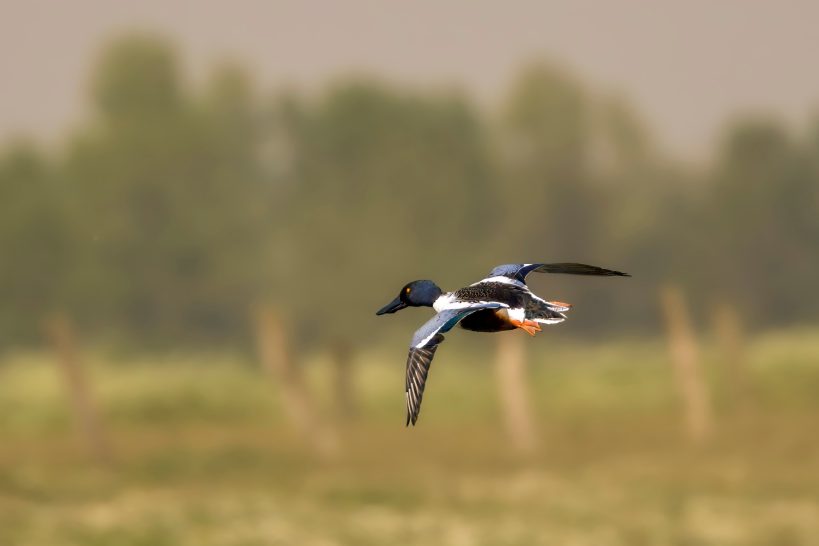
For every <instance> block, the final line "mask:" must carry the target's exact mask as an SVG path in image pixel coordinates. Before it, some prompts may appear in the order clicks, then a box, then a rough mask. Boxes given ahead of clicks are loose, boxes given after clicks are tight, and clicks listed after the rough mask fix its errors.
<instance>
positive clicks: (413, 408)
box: [405, 303, 503, 426]
mask: <svg viewBox="0 0 819 546" xmlns="http://www.w3.org/2000/svg"><path fill="white" fill-rule="evenodd" d="M499 307H503V304H500V303H476V304H474V305H472V306H470V307H467V308H463V309H445V310H443V311H441V312H440V313H438V314H437V315H435V316H434V317H432V318H431V319H430V320H429V321H427V323H426V324H424V325H423V326H421V328H419V329H418V331H417V332H415V335H414V336H413V337H412V343H411V344H410V349H409V355H408V356H407V381H406V387H405V395H406V399H407V426H409V424H410V423H412V424H413V425H415V422H416V421H417V420H418V414H419V413H420V411H421V399H422V398H423V396H424V386H425V385H426V382H427V375H428V374H429V366H430V364H431V363H432V357H434V356H435V351H436V350H437V349H438V345H440V344H441V342H442V341H443V340H444V336H443V334H444V333H446V332H448V331H450V330H452V328H454V327H455V325H456V324H458V322H459V321H460V320H461V319H463V318H464V317H465V316H467V315H469V314H471V313H474V312H475V311H478V310H480V309H497V308H499Z"/></svg>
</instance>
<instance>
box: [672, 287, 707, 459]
mask: <svg viewBox="0 0 819 546" xmlns="http://www.w3.org/2000/svg"><path fill="white" fill-rule="evenodd" d="M660 303H661V305H662V308H663V313H664V315H665V321H666V326H667V329H668V341H669V349H670V352H671V362H672V365H673V367H674V377H675V382H676V384H677V389H678V390H679V393H680V397H681V398H682V403H683V408H684V414H685V426H686V432H687V435H688V438H689V440H691V441H692V442H693V443H696V444H699V443H702V442H703V441H705V440H706V439H707V438H708V436H709V435H710V433H711V404H710V400H709V398H708V390H707V387H706V385H705V380H704V378H703V375H702V369H701V367H700V360H699V351H698V349H697V340H696V338H695V337H694V332H693V330H692V328H691V319H690V318H689V316H688V310H687V308H686V305H685V300H684V298H683V294H682V290H681V289H680V288H679V286H676V285H666V286H664V287H663V288H662V289H661V292H660Z"/></svg>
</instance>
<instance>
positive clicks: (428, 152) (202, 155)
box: [0, 35, 819, 351]
mask: <svg viewBox="0 0 819 546" xmlns="http://www.w3.org/2000/svg"><path fill="white" fill-rule="evenodd" d="M184 73H185V71H184V68H183V66H182V63H181V60H180V59H179V58H178V57H177V55H176V54H175V51H174V48H173V46H172V45H171V44H170V43H168V42H167V41H164V40H162V39H160V38H157V37H156V36H153V35H130V36H125V37H122V38H120V39H118V40H116V41H114V42H113V43H111V44H110V45H109V46H108V47H107V48H105V49H104V51H103V52H102V54H101V56H100V60H99V62H98V64H97V66H96V69H95V70H94V72H93V74H92V75H91V78H90V86H89V88H90V89H91V91H92V93H91V95H90V104H89V110H88V111H89V113H88V116H87V118H86V119H85V120H84V121H83V122H82V123H79V124H78V126H77V127H76V129H75V130H74V131H73V132H72V133H71V134H70V135H69V136H68V137H67V138H66V140H65V141H64V142H63V143H61V144H59V145H57V146H55V147H53V148H52V149H51V151H50V152H49V153H46V152H44V151H43V150H41V149H40V148H39V147H38V146H37V145H36V144H33V143H9V144H7V145H6V146H5V147H4V149H3V150H0V256H2V257H3V267H2V268H0V301H3V305H2V306H0V351H3V350H8V349H10V348H15V347H21V346H36V345H37V343H38V340H39V339H40V338H41V333H40V324H41V321H42V319H43V317H44V316H45V315H47V314H48V313H50V312H52V311H54V310H62V311H65V312H66V313H67V314H68V315H69V316H70V317H71V319H72V320H73V321H75V322H76V323H77V325H78V329H79V330H80V331H81V332H82V335H83V336H84V337H85V338H87V339H91V340H94V341H102V342H104V343H115V344H120V346H124V347H130V348H134V349H145V348H156V347H163V348H168V347H170V348H180V347H188V348H193V349H194V350H195V349H196V348H198V347H202V346H208V347H212V348H217V349H231V350H233V349H236V348H245V349H246V348H247V346H248V343H247V341H248V337H249V336H248V332H249V331H250V328H249V327H248V324H247V317H248V315H249V310H250V308H251V307H252V306H254V305H256V304H258V303H260V302H267V303H270V304H272V305H273V306H274V307H276V308H277V309H279V310H280V311H282V312H286V313H287V314H288V316H289V318H290V319H291V326H292V327H293V328H294V330H295V333H296V339H297V341H298V343H299V345H300V346H301V347H308V348H315V347H317V346H320V345H321V344H322V343H325V342H338V341H341V342H345V343H348V344H359V345H360V344H362V343H361V342H362V341H364V339H363V338H362V335H361V334H360V331H359V325H361V324H365V323H366V322H367V321H369V320H372V317H371V313H372V310H373V309H375V308H377V307H379V306H380V305H381V304H383V301H382V300H383V299H384V298H385V297H387V296H388V295H390V294H392V293H393V292H394V291H395V290H396V289H397V288H398V286H400V285H401V284H402V283H403V282H405V281H408V280H411V279H415V278H434V279H435V280H437V281H439V282H440V283H441V284H442V286H445V287H456V286H460V283H463V282H465V281H467V280H471V279H476V278H477V277H478V276H479V275H481V274H482V273H484V272H486V271H488V270H489V268H491V267H492V266H494V265H497V264H498V263H502V262H510V261H531V260H546V261H550V260H555V261H568V260H575V261H586V262H590V263H599V264H601V265H606V266H611V267H615V268H617V269H621V270H624V271H629V272H631V273H633V274H635V277H634V279H632V280H630V281H629V282H628V283H618V284H616V285H613V284H611V283H607V284H605V285H604V284H599V283H594V282H591V281H590V282H583V283H569V282H567V283H565V284H559V283H561V282H562V281H561V280H557V279H549V282H550V283H553V284H551V285H550V286H551V287H553V289H555V290H556V291H559V293H560V298H561V299H563V300H565V301H571V302H573V303H576V304H580V305H581V306H582V307H585V308H592V304H593V305H594V306H595V308H597V309H605V310H606V312H605V313H595V314H587V315H586V317H585V318H584V319H583V321H582V322H578V323H577V326H578V328H577V329H576V330H574V332H575V333H578V334H586V335H588V334H590V333H592V332H600V331H606V332H612V331H620V332H628V333H638V332H640V333H645V332H651V331H656V325H657V323H658V320H657V306H656V285H657V284H658V283H661V282H664V281H666V280H669V279H671V280H677V281H679V282H681V283H683V284H684V285H685V286H686V288H688V289H689V290H688V294H689V296H690V297H691V298H692V300H693V303H694V304H695V305H696V306H702V307H703V308H704V309H705V310H706V312H708V311H709V308H710V306H711V304H712V303H713V302H719V301H722V300H729V303H731V304H733V305H734V306H736V307H737V308H738V309H739V310H740V311H741V312H742V313H743V315H744V318H745V321H746V322H747V323H749V324H752V325H753V326H755V327H756V326H760V327H763V326H764V327H771V326H778V325H783V324H791V323H798V322H803V321H809V320H810V319H811V318H812V317H813V318H815V317H816V316H817V311H819V297H817V296H816V291H815V290H813V286H812V285H813V282H814V279H815V272H816V271H817V270H818V269H819V254H818V253H817V252H816V251H815V250H816V248H817V247H819V216H817V214H816V210H817V208H819V146H817V142H819V140H817V134H819V133H817V131H816V130H815V127H816V126H819V125H817V124H816V123H815V122H814V127H813V130H808V131H804V130H803V129H804V128H796V129H789V128H787V127H785V126H783V125H782V124H781V123H779V122H778V121H777V120H775V119H766V118H763V117H756V118H742V117H740V118H737V121H736V123H734V124H732V125H731V126H730V127H729V128H728V129H727V130H726V131H725V135H724V138H722V139H721V144H720V146H719V148H718V149H717V150H716V151H715V153H714V159H713V162H712V164H710V165H704V166H702V168H701V169H699V172H694V171H693V169H689V168H685V167H683V166H681V165H679V164H678V163H677V162H675V161H674V160H673V158H669V157H667V156H665V155H664V154H663V153H662V152H661V151H660V150H659V149H658V147H657V146H655V145H654V144H653V135H652V134H651V133H650V131H649V130H648V129H647V128H646V126H645V124H644V123H643V122H642V121H641V119H640V115H639V112H638V111H637V110H636V109H635V108H633V107H632V106H631V105H629V104H628V102H627V101H625V100H624V99H622V98H613V97H611V96H607V94H606V93H605V92H600V91H598V90H590V89H588V86H587V85H585V84H584V82H582V81H580V80H579V79H578V78H576V77H575V76H573V75H572V74H571V73H570V72H568V71H567V70H565V69H563V68H561V67H556V66H553V65H549V64H546V63H540V64H532V65H530V66H529V67H527V68H525V69H524V70H522V71H521V73H520V75H519V77H517V78H516V79H515V80H514V81H513V82H511V85H510V88H509V91H508V93H507V94H506V95H505V97H504V98H503V99H502V100H501V101H500V103H499V104H498V105H497V107H496V108H493V109H487V110H486V111H479V110H478V109H477V108H476V107H475V106H474V105H473V104H471V103H470V101H469V99H468V97H465V96H463V95H461V94H458V93H453V92H443V91H435V90H426V91H421V90H414V89H409V88H403V87H398V86H394V85H388V84H386V83H383V82H379V81H377V80H374V79H368V78H365V77H362V78H348V79H342V80H339V81H337V82H335V83H333V84H332V85H329V86H328V87H327V88H325V89H322V90H319V91H317V92H316V93H313V94H305V93H298V92H293V91H291V92H287V93H285V92H279V93H266V92H262V91H260V90H259V89H257V88H256V86H255V83H254V81H253V79H252V78H251V76H250V75H249V74H247V73H246V72H245V71H243V69H242V68H241V67H240V66H237V65H228V66H222V67H219V68H217V69H215V70H214V71H213V73H212V74H211V77H210V78H206V79H205V81H204V82H203V83H200V84H197V85H192V84H191V83H190V82H187V81H186V80H185V78H184V77H183V76H182V75H183V74H184ZM537 282H539V281H535V283H536V285H537ZM544 282H545V281H544ZM581 285H582V286H581ZM536 287H537V286H536ZM604 287H605V288H604ZM328 302H332V304H329V303H328ZM318 309H320V310H321V311H320V312H321V321H322V328H321V329H317V328H315V327H314V325H313V324H312V322H313V321H315V314H316V312H317V310H318ZM392 324H397V323H396V322H395V321H393V322H392Z"/></svg>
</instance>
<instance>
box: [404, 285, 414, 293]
mask: <svg viewBox="0 0 819 546" xmlns="http://www.w3.org/2000/svg"><path fill="white" fill-rule="evenodd" d="M411 291H412V288H409V287H407V288H406V289H404V293H405V294H409V293H410V292H411Z"/></svg>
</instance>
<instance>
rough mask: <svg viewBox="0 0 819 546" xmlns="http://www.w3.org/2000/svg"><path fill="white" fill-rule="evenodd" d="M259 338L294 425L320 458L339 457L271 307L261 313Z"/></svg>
mask: <svg viewBox="0 0 819 546" xmlns="http://www.w3.org/2000/svg"><path fill="white" fill-rule="evenodd" d="M256 338H257V342H258V350H259V357H260V358H261V361H262V365H263V366H264V368H265V369H266V370H267V371H268V373H269V374H270V376H271V377H272V378H273V379H274V380H275V381H276V384H277V386H278V387H279V392H280V394H281V397H282V402H283V405H284V411H285V415H286V416H287V418H288V419H289V421H290V423H291V424H292V425H293V427H294V428H295V429H296V430H298V432H299V433H300V434H301V435H302V436H304V438H305V439H306V440H307V442H308V443H309V444H310V446H311V448H312V449H313V450H314V451H315V452H316V454H318V455H319V456H320V457H322V458H330V457H333V456H335V455H336V454H337V451H338V439H337V437H336V436H335V434H333V432H332V431H331V430H330V429H329V428H328V427H327V426H325V425H324V424H323V423H322V422H321V420H320V419H319V416H318V412H317V411H316V409H315V403H314V401H313V400H312V398H311V397H310V395H309V393H308V391H307V387H306V385H305V384H304V380H303V377H302V375H301V373H299V371H298V370H297V369H296V367H295V366H294V365H293V361H292V358H291V355H290V353H289V348H288V345H287V338H286V335H285V331H284V327H283V325H282V323H281V320H279V318H278V317H277V316H276V314H275V313H274V312H273V311H272V310H271V309H269V308H268V307H260V308H259V309H258V310H257V313H256Z"/></svg>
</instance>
